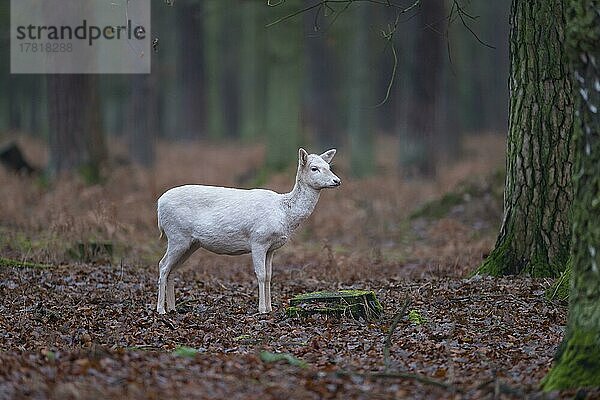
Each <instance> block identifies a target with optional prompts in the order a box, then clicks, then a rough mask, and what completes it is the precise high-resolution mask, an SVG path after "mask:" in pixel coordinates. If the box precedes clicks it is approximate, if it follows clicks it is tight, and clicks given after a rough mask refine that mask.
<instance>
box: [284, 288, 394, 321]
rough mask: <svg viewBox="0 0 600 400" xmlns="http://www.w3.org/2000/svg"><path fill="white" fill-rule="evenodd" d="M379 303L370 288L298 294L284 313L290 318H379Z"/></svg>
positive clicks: (380, 310) (381, 310) (380, 308)
mask: <svg viewBox="0 0 600 400" xmlns="http://www.w3.org/2000/svg"><path fill="white" fill-rule="evenodd" d="M382 312H383V307H382V306H381V303H379V301H378V300H377V297H376V296H375V293H374V292H373V291H371V290H340V291H338V292H327V291H321V292H312V293H304V294H300V295H298V296H296V297H294V298H292V299H291V300H290V307H288V308H287V309H286V315H287V316H288V317H290V318H298V317H307V316H310V315H315V314H320V315H329V316H338V317H349V318H355V319H356V318H360V317H362V318H365V319H373V318H379V316H380V315H381V313H382Z"/></svg>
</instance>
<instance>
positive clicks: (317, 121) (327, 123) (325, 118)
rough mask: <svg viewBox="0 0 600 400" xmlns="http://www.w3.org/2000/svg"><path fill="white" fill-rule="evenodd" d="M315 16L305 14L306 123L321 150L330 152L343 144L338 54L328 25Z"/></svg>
mask: <svg viewBox="0 0 600 400" xmlns="http://www.w3.org/2000/svg"><path fill="white" fill-rule="evenodd" d="M317 24H318V25H317V28H318V31H315V16H314V15H313V13H305V14H304V25H305V26H306V30H307V31H308V32H309V33H308V34H307V35H306V36H307V37H306V52H307V56H306V66H307V70H308V71H307V75H308V76H307V90H305V92H304V104H305V106H304V110H305V115H304V118H303V119H304V124H305V126H306V127H307V128H308V129H309V131H310V132H311V134H312V135H313V137H314V138H315V139H316V142H317V143H318V144H319V148H320V149H330V148H332V147H337V146H339V145H340V138H339V132H338V126H337V120H338V118H339V116H338V115H339V113H338V111H339V110H338V108H337V101H336V98H335V88H336V83H337V81H336V63H335V62H334V58H335V52H334V49H332V48H330V47H331V46H330V45H329V41H330V40H331V33H330V32H329V29H327V22H326V21H322V20H319V21H317Z"/></svg>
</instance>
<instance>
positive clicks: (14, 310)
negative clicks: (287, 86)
mask: <svg viewBox="0 0 600 400" xmlns="http://www.w3.org/2000/svg"><path fill="white" fill-rule="evenodd" d="M21 144H22V145H23V147H24V148H25V150H26V153H27V154H28V155H29V156H30V158H31V159H34V160H41V161H40V162H43V159H44V152H43V147H42V146H41V145H40V144H39V143H36V142H28V141H21ZM393 145H394V144H393V143H392V144H391V145H390V143H387V142H386V141H385V140H383V141H382V143H380V144H379V148H380V151H379V152H378V154H380V155H381V159H380V160H378V171H379V174H378V175H377V176H376V177H373V178H369V179H365V180H356V181H353V180H352V179H344V178H343V179H344V186H343V190H342V188H341V190H339V191H332V192H329V193H326V194H324V195H323V196H322V198H321V200H320V203H319V204H318V205H317V211H316V212H315V214H314V215H313V216H312V217H311V219H310V221H309V222H308V223H307V224H306V226H305V227H304V228H303V229H302V230H301V231H300V232H298V234H297V235H296V237H295V238H294V240H292V242H291V243H289V244H287V245H286V246H285V247H284V248H283V249H282V250H281V251H280V252H278V253H277V255H276V256H275V260H274V276H273V289H272V291H273V300H274V304H273V307H274V313H273V314H271V315H268V316H263V315H258V314H257V313H256V311H257V293H256V292H257V289H256V283H255V277H254V275H253V272H252V268H251V263H250V260H249V258H248V257H226V256H214V255H211V254H209V253H207V252H204V251H199V252H198V253H197V254H196V255H195V256H194V257H192V258H191V259H190V261H188V263H187V267H186V268H184V269H182V270H181V271H180V273H179V274H178V277H177V279H176V296H177V301H178V308H177V312H176V313H170V314H168V315H166V316H159V315H157V314H156V313H155V311H154V309H155V301H156V280H157V267H156V262H157V260H158V259H160V256H161V252H162V251H164V246H165V243H164V242H161V241H159V240H158V238H157V229H156V220H155V208H154V207H155V198H156V194H157V193H161V192H162V191H163V190H164V189H166V188H168V187H170V186H174V185H176V184H180V183H184V182H204V183H221V184H225V185H236V186H243V185H248V186H252V185H253V179H255V178H253V176H254V177H255V175H256V171H255V170H254V169H253V168H259V166H260V160H261V157H262V154H263V150H262V149H261V148H260V147H249V148H244V150H243V151H240V150H238V149H236V148H235V147H234V146H231V147H229V148H225V149H220V150H219V149H217V148H211V147H210V146H200V145H198V146H196V147H194V146H191V145H187V146H183V145H171V146H164V149H165V150H163V151H161V152H160V153H159V162H158V166H157V168H156V169H155V171H154V173H152V174H149V173H147V172H146V171H139V170H137V169H135V168H133V167H131V166H127V165H124V166H119V164H118V162H117V161H118V157H117V156H115V160H117V161H115V163H116V164H115V165H117V167H115V169H114V171H113V172H112V173H111V174H110V176H109V177H108V178H107V181H106V182H105V183H104V184H103V185H94V186H89V185H84V184H83V183H81V182H78V181H77V180H76V179H70V178H65V179H61V180H60V181H59V182H58V183H56V184H54V185H52V186H51V187H48V186H47V185H45V184H41V183H39V182H37V181H36V180H35V178H24V177H15V176H13V175H10V174H9V173H7V172H5V171H2V170H1V169H0V185H2V187H3V189H2V190H1V191H0V203H1V204H2V208H1V209H0V257H4V258H5V259H6V258H10V259H13V260H18V261H25V260H26V261H31V262H34V263H41V264H43V265H35V264H33V265H27V266H23V265H11V264H10V263H7V262H4V263H3V264H2V266H0V298H1V301H0V350H1V352H0V398H55V399H69V398H74V399H81V398H86V399H87V398H90V399H92V398H93V399H96V398H123V397H127V398H140V399H142V398H218V399H221V398H244V399H248V398H250V399H252V398H273V399H280V398H315V399H320V398H365V399H373V398H418V399H420V398H426V399H437V398H457V399H463V398H465V399H471V398H472V399H479V398H524V397H528V398H558V397H565V398H566V397H568V396H569V395H573V393H562V394H558V393H551V394H545V395H543V394H541V393H539V392H538V389H537V387H538V384H539V382H540V380H541V379H542V378H543V376H544V375H545V374H546V372H547V371H548V369H549V367H550V365H551V362H552V357H553V354H554V352H555V350H556V347H557V345H558V344H559V343H560V340H561V338H562V335H563V332H564V324H565V322H566V314H567V310H566V306H565V305H564V304H558V303H553V302H549V301H547V300H546V299H545V297H544V291H545V290H546V289H547V288H548V287H549V286H550V284H551V281H549V280H539V279H538V280H534V279H528V278H521V277H515V278H503V279H492V278H485V277H472V278H469V277H468V274H469V272H470V271H472V270H473V269H474V268H475V267H476V266H477V264H478V263H479V262H481V260H482V259H483V258H484V257H485V255H486V253H487V251H489V249H490V248H491V246H492V245H493V242H494V239H495V234H496V231H497V229H498V224H499V222H500V218H501V193H502V188H501V183H500V185H498V184H497V183H494V181H495V179H496V178H494V176H495V175H496V173H497V171H498V169H501V166H502V156H501V153H502V152H503V146H502V140H501V139H499V138H498V137H496V136H484V137H479V138H475V139H473V140H472V141H471V142H469V143H467V145H466V150H465V151H466V155H465V156H464V157H463V159H464V161H461V162H460V163H457V164H455V165H453V166H452V167H448V168H447V169H445V170H444V171H441V173H440V178H439V179H438V180H436V181H435V182H429V183H419V182H404V181H402V180H401V179H399V178H398V176H396V175H394V173H393V172H391V171H393V170H395V167H394V165H395V164H394V163H395V161H394V160H393V157H391V156H386V152H385V151H386V149H387V148H391V147H392V146H393ZM219 152H220V153H219ZM499 154H500V155H499ZM340 158H341V160H339V162H338V164H337V165H336V167H335V168H336V173H338V174H339V175H341V176H342V177H344V176H345V171H346V170H347V169H346V168H345V163H344V158H343V156H342V157H340ZM198 160H202V161H198ZM232 160H238V161H239V162H238V163H234V162H232ZM173 165H179V167H178V169H177V171H178V175H177V176H175V177H173V176H171V175H169V174H168V171H169V168H172V166H173ZM240 165H243V166H244V167H243V168H242V167H241V166H240ZM248 166H250V167H248ZM291 173H292V176H293V170H291ZM291 179H292V177H290V171H285V172H283V173H281V174H280V175H276V176H272V177H271V178H270V179H269V180H268V181H267V182H265V183H263V184H262V185H263V186H265V187H269V188H274V189H278V190H286V189H289V187H290V186H291ZM498 187H499V189H498ZM449 191H450V192H452V193H453V195H452V196H451V197H450V198H449V197H446V198H445V199H446V200H447V201H446V200H444V201H438V202H434V203H431V202H430V201H431V200H432V199H439V198H443V197H442V196H443V195H444V194H445V193H448V192H449ZM424 207H425V208H424ZM88 242H101V243H110V244H111V245H113V246H114V254H111V255H110V257H107V259H96V260H81V259H79V260H77V259H75V257H74V256H73V252H72V251H69V249H72V248H74V246H75V247H76V246H77V245H78V244H79V243H88ZM347 288H355V289H370V290H373V291H375V293H376V295H377V296H378V298H379V300H380V301H381V303H382V304H383V307H384V314H383V316H382V317H381V318H380V319H379V320H374V321H370V322H368V321H364V320H358V321H355V320H351V319H345V318H325V317H313V318H307V319H290V318H286V317H285V315H284V309H285V307H286V306H287V305H288V304H289V300H290V298H291V297H293V296H294V295H297V294H300V293H305V292H308V291H313V290H336V289H347ZM407 301H408V302H410V304H409V305H408V306H407V307H404V305H405V304H407V303H406V302H407ZM399 313H400V315H399ZM409 315H410V317H409ZM395 320H397V321H398V323H397V326H395V325H396V324H394V321H395ZM265 351H268V352H272V353H282V354H290V355H293V356H294V357H296V358H290V359H289V360H288V361H285V360H283V361H277V362H268V361H263V357H261V355H262V354H264V353H262V352H265ZM386 354H388V355H386ZM296 359H298V360H301V361H303V362H304V363H306V364H305V365H304V364H300V365H299V364H298V363H296V362H295V360H296Z"/></svg>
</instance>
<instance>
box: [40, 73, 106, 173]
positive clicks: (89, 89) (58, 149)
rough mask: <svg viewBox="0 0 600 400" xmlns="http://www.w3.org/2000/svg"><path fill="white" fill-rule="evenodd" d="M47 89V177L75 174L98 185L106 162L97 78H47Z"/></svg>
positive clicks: (58, 76)
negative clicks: (48, 157) (77, 173)
mask: <svg viewBox="0 0 600 400" xmlns="http://www.w3.org/2000/svg"><path fill="white" fill-rule="evenodd" d="M47 85H48V120H49V144H50V165H49V172H50V175H51V176H56V175H58V174H60V173H62V172H66V171H78V172H80V173H81V174H82V175H83V177H84V179H86V181H88V182H89V183H93V182H97V181H98V180H99V179H100V169H101V167H102V164H103V163H104V160H105V158H106V146H105V144H104V136H103V131H102V124H101V120H100V117H99V101H98V92H97V77H96V76H93V75H59V74H57V75H48V77H47Z"/></svg>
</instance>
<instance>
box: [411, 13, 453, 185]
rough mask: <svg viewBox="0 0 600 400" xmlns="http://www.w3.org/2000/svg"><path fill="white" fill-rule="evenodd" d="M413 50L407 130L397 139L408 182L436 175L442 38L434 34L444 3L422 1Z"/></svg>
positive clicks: (436, 30) (443, 14)
mask: <svg viewBox="0 0 600 400" xmlns="http://www.w3.org/2000/svg"><path fill="white" fill-rule="evenodd" d="M419 15H420V21H421V22H420V24H419V25H420V26H419V28H420V29H421V31H420V32H419V33H418V36H417V42H416V49H415V56H414V57H415V69H414V71H415V75H414V78H413V79H414V81H413V84H412V89H413V93H412V97H413V99H412V101H411V102H410V105H411V109H410V112H409V113H408V116H407V117H408V120H407V122H408V127H407V130H406V131H405V133H406V134H405V135H404V136H403V137H401V138H400V146H401V148H400V163H401V168H402V171H403V174H404V175H405V176H406V177H409V178H432V177H434V176H435V174H436V164H437V158H438V154H437V147H436V146H435V144H436V140H438V139H439V136H440V127H441V119H440V117H441V115H439V111H440V110H441V109H440V106H441V104H440V99H441V78H442V69H443V64H444V61H443V58H442V57H443V48H444V42H443V40H444V36H443V34H442V33H440V32H439V31H438V27H439V25H440V24H442V21H443V20H444V16H445V9H444V2H442V1H425V2H423V3H422V6H421V14H419Z"/></svg>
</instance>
